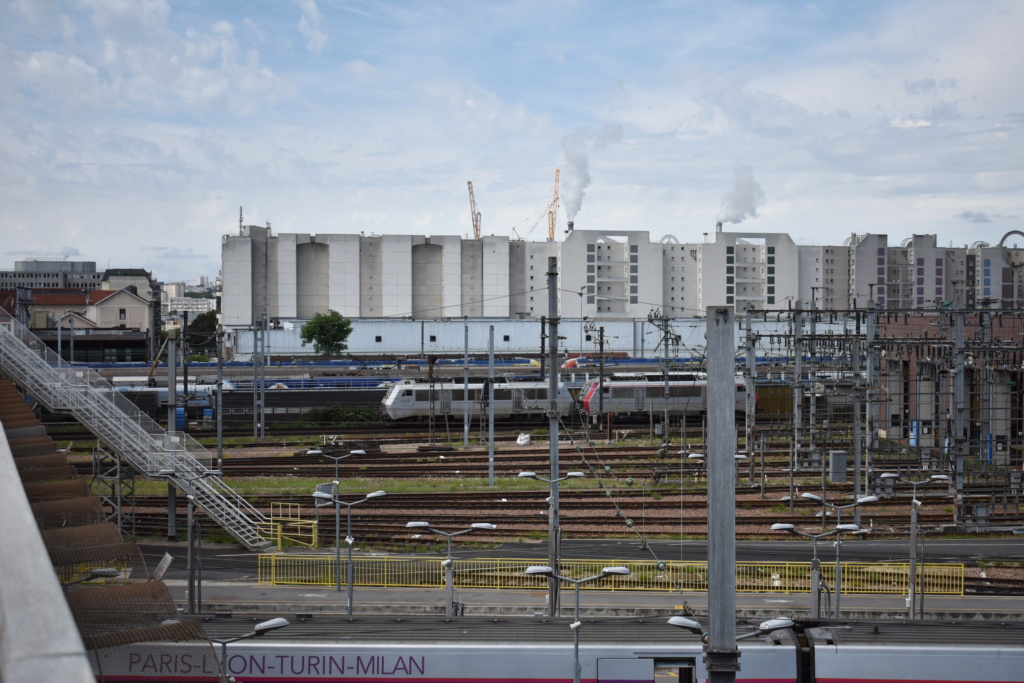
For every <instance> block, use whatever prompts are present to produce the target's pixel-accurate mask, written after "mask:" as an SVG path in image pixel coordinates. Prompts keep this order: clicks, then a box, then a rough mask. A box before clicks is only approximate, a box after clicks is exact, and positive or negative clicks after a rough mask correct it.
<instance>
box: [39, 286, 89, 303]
mask: <svg viewBox="0 0 1024 683" xmlns="http://www.w3.org/2000/svg"><path fill="white" fill-rule="evenodd" d="M86 296H87V293H86V292H85V291H84V290H83V291H81V292H75V293H71V294H44V293H43V292H41V291H40V290H38V289H36V290H33V292H32V303H33V304H35V305H36V306H84V305H85V302H86Z"/></svg>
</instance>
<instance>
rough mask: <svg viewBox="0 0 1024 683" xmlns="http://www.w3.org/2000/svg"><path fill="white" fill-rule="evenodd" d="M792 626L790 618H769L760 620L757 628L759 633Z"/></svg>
mask: <svg viewBox="0 0 1024 683" xmlns="http://www.w3.org/2000/svg"><path fill="white" fill-rule="evenodd" d="M793 626H794V623H793V620H792V619H769V620H768V621H762V622H761V624H760V625H759V626H758V627H757V630H759V631H760V632H761V633H771V632H772V631H781V630H782V629H784V628H793Z"/></svg>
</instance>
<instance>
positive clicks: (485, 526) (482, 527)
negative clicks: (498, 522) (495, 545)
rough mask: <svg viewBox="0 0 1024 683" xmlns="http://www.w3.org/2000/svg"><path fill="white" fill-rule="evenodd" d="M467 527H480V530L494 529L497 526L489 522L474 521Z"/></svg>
mask: <svg viewBox="0 0 1024 683" xmlns="http://www.w3.org/2000/svg"><path fill="white" fill-rule="evenodd" d="M469 528H470V529H480V530H482V531H494V530H495V529H497V528H498V527H496V526H495V525H493V524H491V523H490V522H474V523H473V524H470V525H469Z"/></svg>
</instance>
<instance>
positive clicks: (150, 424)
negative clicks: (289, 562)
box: [0, 311, 271, 550]
mask: <svg viewBox="0 0 1024 683" xmlns="http://www.w3.org/2000/svg"><path fill="white" fill-rule="evenodd" d="M0 369H3V371H4V372H5V373H6V374H7V375H8V376H9V377H10V378H11V379H13V380H14V381H15V382H16V383H17V384H18V385H20V386H21V387H22V388H23V389H24V390H25V391H27V392H28V393H29V394H31V395H32V396H33V397H34V398H35V399H36V400H38V401H39V402H40V403H42V404H43V405H45V406H46V407H47V408H49V409H50V410H52V411H55V412H67V413H71V414H72V415H73V416H74V417H75V418H76V419H77V420H78V421H79V422H80V423H81V424H82V425H83V426H84V427H85V428H86V429H88V430H89V431H91V432H92V433H93V434H95V435H96V437H97V438H98V439H100V440H102V441H103V442H104V443H106V444H107V446H108V447H109V448H110V449H112V450H113V451H114V452H115V453H117V454H118V455H119V456H120V457H121V458H123V459H124V461H125V462H127V463H130V464H131V466H132V467H133V468H134V469H135V470H137V471H138V472H139V473H141V474H142V475H144V476H146V477H149V478H151V479H161V480H165V481H168V482H170V483H171V484H173V485H174V487H175V488H177V489H178V490H179V491H181V492H183V493H184V494H186V495H191V496H193V503H194V504H195V505H196V506H197V507H198V508H199V509H201V510H202V511H203V512H205V513H206V514H207V515H208V516H209V517H210V518H211V519H213V520H214V521H216V522H217V523H218V524H219V525H220V526H221V527H223V528H224V530H226V531H227V532H228V533H230V534H231V535H232V536H233V537H235V538H236V539H237V540H238V541H239V543H241V544H242V545H244V546H245V547H246V548H249V549H250V550H262V549H265V548H267V547H269V546H270V545H271V542H270V541H269V540H268V539H267V538H265V537H264V536H263V535H262V533H261V532H260V526H261V525H262V526H263V528H264V529H267V528H269V527H270V526H271V523H270V519H269V518H268V517H267V516H266V515H264V514H263V513H262V512H260V511H259V510H257V509H256V508H254V507H253V506H252V505H251V504H250V503H249V502H247V501H246V500H245V499H244V498H242V496H240V495H239V494H238V493H237V492H235V491H234V490H233V489H232V488H231V487H230V486H228V485H227V484H225V483H224V482H223V481H222V480H221V479H220V477H219V476H216V473H215V472H214V471H212V470H211V469H210V464H211V462H212V457H211V454H210V452H209V451H207V450H206V449H205V448H203V447H202V446H201V445H200V444H199V443H198V442H197V441H196V440H195V439H193V438H192V437H190V436H189V435H188V434H186V433H184V432H168V431H165V430H164V429H163V428H162V427H161V426H160V425H158V424H157V423H156V422H154V421H153V420H151V419H150V418H149V417H147V416H146V415H145V414H143V413H142V412H141V411H139V409H138V408H136V407H135V405H134V404H133V403H132V402H131V401H129V400H128V399H126V398H125V397H124V396H122V395H121V394H120V393H119V392H117V391H116V390H115V389H114V388H113V387H112V386H111V385H110V383H109V382H107V381H106V380H105V379H104V378H102V377H101V376H100V375H99V374H97V373H96V372H94V371H92V370H90V369H89V368H86V367H80V366H75V365H68V364H67V363H65V362H64V361H62V360H61V359H60V358H58V357H57V354H55V353H53V352H52V351H51V350H50V349H48V348H47V347H46V345H45V344H44V343H43V342H42V341H40V340H39V338H38V337H36V336H35V335H33V334H32V333H31V332H29V331H28V330H27V329H26V328H25V326H24V325H22V324H21V323H19V322H18V321H17V320H15V319H14V318H13V317H11V316H10V315H9V314H8V313H6V312H4V311H0Z"/></svg>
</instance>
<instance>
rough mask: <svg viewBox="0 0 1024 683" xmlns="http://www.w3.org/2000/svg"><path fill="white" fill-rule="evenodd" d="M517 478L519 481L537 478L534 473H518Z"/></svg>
mask: <svg viewBox="0 0 1024 683" xmlns="http://www.w3.org/2000/svg"><path fill="white" fill-rule="evenodd" d="M519 478H520V479H536V478H537V473H536V472H520V473H519Z"/></svg>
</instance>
